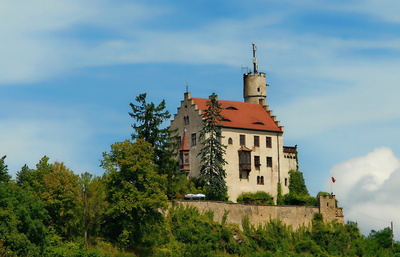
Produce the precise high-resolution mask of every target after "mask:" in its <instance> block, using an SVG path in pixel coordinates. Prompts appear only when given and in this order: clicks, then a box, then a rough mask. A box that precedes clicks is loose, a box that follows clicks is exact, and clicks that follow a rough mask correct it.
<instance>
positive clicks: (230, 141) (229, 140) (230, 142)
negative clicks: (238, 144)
mask: <svg viewBox="0 0 400 257" xmlns="http://www.w3.org/2000/svg"><path fill="white" fill-rule="evenodd" d="M231 144H233V140H232V138H231V137H230V138H229V139H228V145H231Z"/></svg>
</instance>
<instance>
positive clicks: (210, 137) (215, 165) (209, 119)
mask: <svg viewBox="0 0 400 257" xmlns="http://www.w3.org/2000/svg"><path fill="white" fill-rule="evenodd" d="M221 110H222V108H221V104H220V103H219V102H218V97H217V95H216V94H215V93H213V94H212V95H211V96H210V100H209V101H208V102H207V109H206V110H204V112H203V128H202V129H201V131H200V141H201V143H202V145H203V146H202V148H201V150H200V153H199V156H200V158H201V162H202V164H201V167H200V179H202V180H203V181H204V182H205V185H206V197H207V198H208V199H211V200H217V201H226V200H227V198H228V197H227V187H226V182H225V177H226V172H225V169H224V165H225V164H226V163H227V162H226V161H225V159H224V154H225V149H226V146H225V145H223V144H222V143H221V138H222V132H221V126H220V121H222V119H223V116H222V115H221Z"/></svg>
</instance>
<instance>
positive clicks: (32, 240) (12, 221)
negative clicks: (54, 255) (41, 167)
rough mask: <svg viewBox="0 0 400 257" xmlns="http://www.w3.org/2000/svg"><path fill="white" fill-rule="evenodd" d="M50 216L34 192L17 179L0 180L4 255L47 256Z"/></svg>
mask: <svg viewBox="0 0 400 257" xmlns="http://www.w3.org/2000/svg"><path fill="white" fill-rule="evenodd" d="M47 217H48V216H47V215H46V211H45V209H44V205H43V203H42V202H41V201H40V200H39V199H38V198H37V197H36V196H34V195H33V193H31V192H29V191H27V190H23V189H22V188H20V187H19V186H17V184H16V183H15V182H9V183H0V242H2V243H1V244H0V255H1V256H43V250H44V247H45V246H46V245H47V229H46V227H45V225H44V221H46V219H47Z"/></svg>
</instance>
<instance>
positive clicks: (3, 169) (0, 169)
mask: <svg viewBox="0 0 400 257" xmlns="http://www.w3.org/2000/svg"><path fill="white" fill-rule="evenodd" d="M5 159H6V156H5V155H4V156H3V157H1V158H0V183H4V182H5V183H7V182H9V181H10V179H11V176H10V175H9V174H8V166H7V165H6V164H5V162H4V160H5Z"/></svg>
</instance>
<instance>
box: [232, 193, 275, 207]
mask: <svg viewBox="0 0 400 257" xmlns="http://www.w3.org/2000/svg"><path fill="white" fill-rule="evenodd" d="M237 202H238V203H243V204H263V205H273V204H274V200H273V199H272V196H271V195H270V194H269V193H267V192H264V191H258V192H256V193H249V192H244V193H241V194H240V195H239V196H238V198H237Z"/></svg>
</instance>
